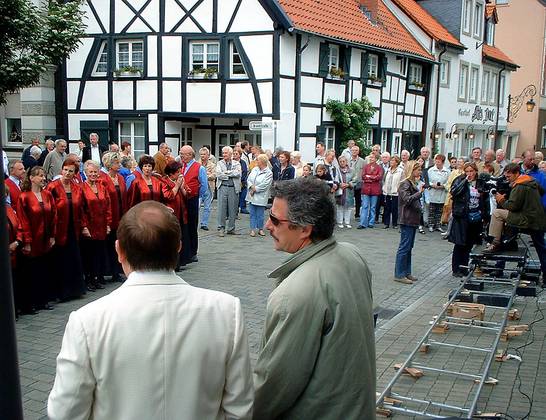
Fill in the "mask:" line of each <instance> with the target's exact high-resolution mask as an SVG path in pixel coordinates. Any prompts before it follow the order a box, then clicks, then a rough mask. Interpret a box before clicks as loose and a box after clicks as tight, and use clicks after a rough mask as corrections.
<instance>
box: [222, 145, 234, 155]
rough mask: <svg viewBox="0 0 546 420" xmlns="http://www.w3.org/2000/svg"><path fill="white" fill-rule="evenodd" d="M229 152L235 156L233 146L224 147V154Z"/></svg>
mask: <svg viewBox="0 0 546 420" xmlns="http://www.w3.org/2000/svg"><path fill="white" fill-rule="evenodd" d="M226 150H227V151H228V152H229V153H231V154H233V148H232V147H231V146H224V147H222V153H224V151H226Z"/></svg>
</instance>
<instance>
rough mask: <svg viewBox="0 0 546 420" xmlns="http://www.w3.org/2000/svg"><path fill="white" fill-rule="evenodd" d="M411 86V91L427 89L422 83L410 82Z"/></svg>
mask: <svg viewBox="0 0 546 420" xmlns="http://www.w3.org/2000/svg"><path fill="white" fill-rule="evenodd" d="M409 86H410V88H411V89H415V90H423V89H425V84H424V83H421V82H410V84H409Z"/></svg>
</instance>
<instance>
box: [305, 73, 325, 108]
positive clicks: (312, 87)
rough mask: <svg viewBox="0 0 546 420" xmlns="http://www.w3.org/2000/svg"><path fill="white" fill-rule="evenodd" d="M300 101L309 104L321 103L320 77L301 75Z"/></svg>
mask: <svg viewBox="0 0 546 420" xmlns="http://www.w3.org/2000/svg"><path fill="white" fill-rule="evenodd" d="M301 102H304V103H310V104H320V103H322V78H320V77H309V76H302V77H301Z"/></svg>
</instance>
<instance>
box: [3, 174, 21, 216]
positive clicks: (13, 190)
mask: <svg viewBox="0 0 546 420" xmlns="http://www.w3.org/2000/svg"><path fill="white" fill-rule="evenodd" d="M6 185H7V187H8V192H9V199H10V201H11V208H12V209H13V210H17V202H18V201H19V196H20V195H21V188H19V187H18V186H17V185H16V184H15V182H13V181H12V180H11V179H9V178H8V179H6Z"/></svg>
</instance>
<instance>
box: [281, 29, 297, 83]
mask: <svg viewBox="0 0 546 420" xmlns="http://www.w3.org/2000/svg"><path fill="white" fill-rule="evenodd" d="M280 40H281V42H280V44H281V53H280V60H281V62H280V66H281V67H280V73H281V74H284V75H286V76H294V75H295V74H296V36H295V35H289V34H284V35H282V36H281V38H280Z"/></svg>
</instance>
